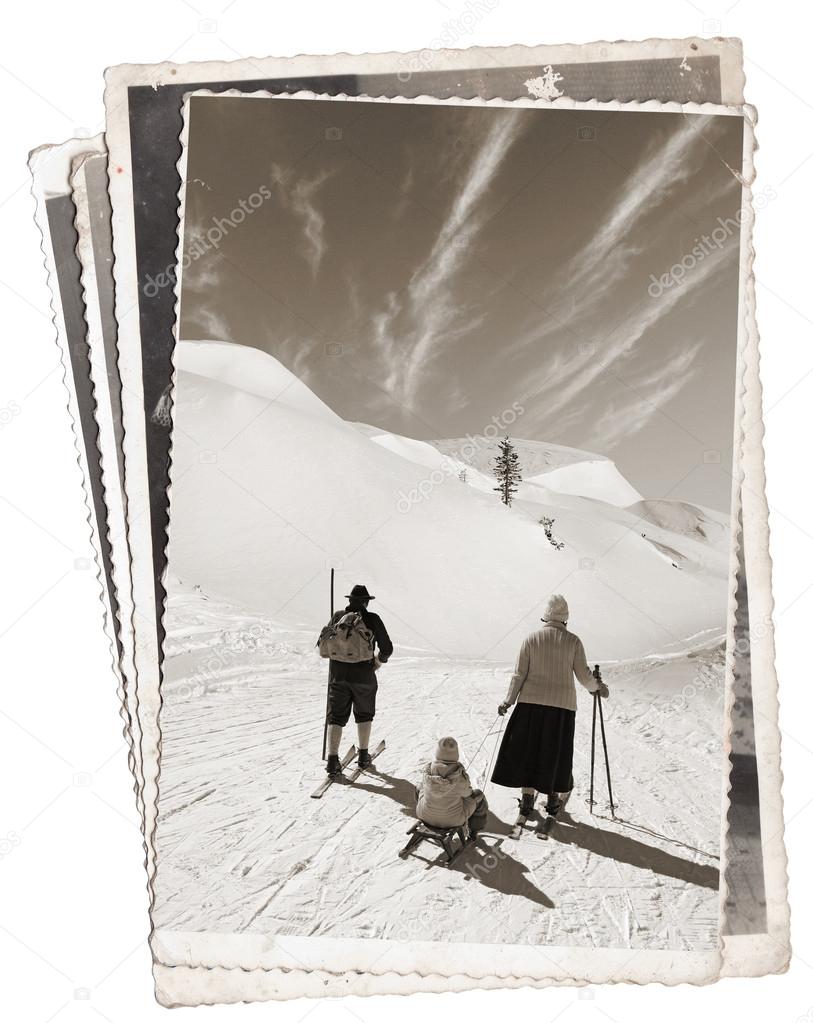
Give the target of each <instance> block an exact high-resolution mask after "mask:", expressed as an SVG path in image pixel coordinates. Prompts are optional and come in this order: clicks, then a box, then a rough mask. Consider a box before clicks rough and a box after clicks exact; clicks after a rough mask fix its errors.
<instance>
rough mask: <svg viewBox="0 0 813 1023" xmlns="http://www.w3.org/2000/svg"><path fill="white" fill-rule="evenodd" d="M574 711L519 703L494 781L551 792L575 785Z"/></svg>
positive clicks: (507, 728)
mask: <svg viewBox="0 0 813 1023" xmlns="http://www.w3.org/2000/svg"><path fill="white" fill-rule="evenodd" d="M575 730H576V712H575V710H564V709H563V708H561V707H544V706H542V705H541V704H538V703H518V704H517V705H516V707H515V708H514V710H513V711H512V712H511V717H510V718H509V719H508V724H507V725H506V728H505V735H504V736H503V740H502V743H501V744H500V752H499V753H498V754H497V763H496V764H495V765H494V773H493V774H492V776H491V780H492V781H493V782H494V784H495V785H506V786H507V787H508V788H512V789H521V788H529V789H530V788H534V789H536V790H537V792H544V793H546V794H547V795H550V794H551V793H552V792H570V790H571V789H572V788H573V735H574V733H575Z"/></svg>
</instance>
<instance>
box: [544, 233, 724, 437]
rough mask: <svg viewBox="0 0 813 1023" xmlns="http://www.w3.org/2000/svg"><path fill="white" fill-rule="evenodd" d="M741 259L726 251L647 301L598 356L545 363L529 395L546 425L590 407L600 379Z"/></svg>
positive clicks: (615, 330)
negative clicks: (590, 397)
mask: <svg viewBox="0 0 813 1023" xmlns="http://www.w3.org/2000/svg"><path fill="white" fill-rule="evenodd" d="M737 255H738V249H737V246H736V244H734V243H732V244H731V245H730V246H729V247H727V248H725V247H724V248H720V249H715V250H714V251H713V252H712V253H711V254H710V255H709V256H707V257H706V259H704V260H703V262H702V263H698V265H697V266H696V267H695V269H694V270H693V271H692V273H691V274H690V275H687V277H686V278H685V280H684V282H683V283H682V284H680V285H674V286H673V287H672V288H671V289H669V290H665V291H664V293H663V294H662V295H661V296H660V298H657V299H655V298H650V297H649V296H648V295H646V296H644V297H643V299H642V301H641V302H640V303H639V304H638V305H637V306H635V307H634V308H633V310H632V311H631V313H630V315H629V316H628V317H627V318H626V319H625V320H624V321H623V322H622V323H620V324H619V325H618V326H616V327H614V328H613V330H612V331H611V332H610V333H609V334H608V335H607V336H606V337H605V338H604V339H603V340H602V341H601V343H600V344H599V345H598V346H597V348H596V350H595V352H593V353H590V354H581V353H579V352H578V351H573V352H572V353H570V354H565V353H562V352H560V353H559V354H558V355H557V357H556V358H555V359H554V360H552V361H548V362H543V364H542V366H541V367H540V369H539V370H538V371H537V372H536V373H535V374H534V376H532V377H531V378H530V381H529V394H530V395H532V396H533V402H534V404H535V405H537V406H538V407H539V409H540V415H541V416H542V417H543V418H544V421H545V422H549V423H551V422H555V421H556V419H557V417H559V416H560V415H561V414H563V413H565V412H566V411H567V410H568V409H569V410H570V412H571V413H573V411H574V409H575V408H576V407H577V405H578V403H579V402H587V401H588V392H589V390H590V388H591V387H592V386H593V385H594V384H595V383H596V381H598V380H599V378H600V377H602V376H603V375H604V374H606V373H607V372H610V371H612V370H613V369H614V368H615V366H616V365H617V363H618V362H619V361H620V360H622V359H625V358H627V357H628V356H629V355H630V354H631V353H632V352H633V350H634V349H635V346H636V345H637V344H638V342H639V341H640V340H641V339H642V338H643V337H644V336H645V335H646V334H647V332H648V331H650V330H652V329H653V327H655V326H656V325H657V324H658V323H659V322H660V321H661V320H662V319H663V318H664V317H666V316H667V315H668V314H669V313H671V312H672V310H673V309H674V308H675V307H676V306H677V305H679V304H680V303H682V302H686V301H687V299H688V298H689V297H690V296H692V294H693V293H694V292H697V291H699V290H701V289H702V288H703V287H705V286H706V284H707V283H708V282H709V281H711V280H712V278H713V277H715V275H716V274H717V273H718V272H719V271H720V270H721V269H722V268H724V267H726V266H730V265H731V264H732V263H733V262H734V260H735V259H736V257H737ZM526 400H529V401H530V400H531V399H530V398H528V399H526ZM558 425H561V424H558Z"/></svg>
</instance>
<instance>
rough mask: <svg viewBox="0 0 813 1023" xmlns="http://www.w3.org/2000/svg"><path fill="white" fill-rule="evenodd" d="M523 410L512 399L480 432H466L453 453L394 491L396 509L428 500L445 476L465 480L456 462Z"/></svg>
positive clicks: (491, 438)
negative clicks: (412, 483) (411, 483)
mask: <svg viewBox="0 0 813 1023" xmlns="http://www.w3.org/2000/svg"><path fill="white" fill-rule="evenodd" d="M524 412H525V408H524V406H522V405H520V403H519V402H518V401H515V402H514V403H513V405H511V407H510V408H507V409H504V410H503V411H502V412H501V413H500V414H499V415H498V416H493V417H492V420H491V422H490V423H489V424H488V425H487V426H486V427H485V429H484V430H483V432H482V434H478V435H477V436H476V437H472V435H471V434H470V433H467V434H466V437H465V439H464V440H463V443H462V444H461V445H460V447H459V448H458V449H457V450H456V451H455V453H454V455H444V456H443V458H442V459H441V462H440V465H439V466H438V468H437V469H433V470H432V471H431V472H430V473H429V475H428V476H425V477H424V478H423V479H422V480H420V481H419V482H418V483H416V484H415V486H414V487H412V488H411V489H410V490H408V491H406V492H404V491H403V490H400V491H399V492H398V501H397V503H396V505H395V507H396V508H397V510H398V511H399V512H400V513H401V514H402V515H405V514H406V513H407V512H408V511H410V509H411V508H413V507H414V506H415V505H416V504H419V503H420V502H421V501H428V500H429V498H430V496H431V495H432V492H433V491H434V489H435V487H439V486H440V485H441V483H445V482H446V480H449V479H456V480H458V482H463V483H465V482H466V481H465V479H462V480H461V477H460V470H461V466H460V462H461V461H462V462H464V463H470V462H471V459H472V458H473V457H474V455H476V454H477V452H478V451H481V450H482V449H483V448H484V447H486V445H488V444H492V443H493V442H494V441H495V440H496V439H497V438H498V437H499V436H501V435H502V434H504V433H505V432H506V431H507V429H508V427H509V426H513V425H514V423H515V422H516V421H517V419H519V417H520V416H521V415H522V414H523V413H524Z"/></svg>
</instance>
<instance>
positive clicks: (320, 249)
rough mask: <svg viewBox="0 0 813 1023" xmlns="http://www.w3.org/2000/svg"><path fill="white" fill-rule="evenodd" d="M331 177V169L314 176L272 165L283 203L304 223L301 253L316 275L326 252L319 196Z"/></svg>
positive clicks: (272, 174)
mask: <svg viewBox="0 0 813 1023" xmlns="http://www.w3.org/2000/svg"><path fill="white" fill-rule="evenodd" d="M330 177H331V172H330V171H321V172H320V173H319V174H317V175H316V176H315V177H312V178H305V177H302V176H301V175H297V174H295V173H294V171H292V170H288V169H285V168H283V167H280V166H279V165H278V164H272V165H271V179H272V181H273V182H274V184H275V185H277V188H278V192H277V195H278V196H279V198H280V200H281V202H282V204H283V206H284V207H285V208H286V209H287V210H289V211H290V212H291V213H293V215H294V216H295V217H297V218H298V219H299V220H300V221H301V223H302V232H303V238H302V254H303V256H304V257H305V259H306V260H307V262H308V265H309V267H310V270H311V274H312V275H313V276H314V277H316V275H317V274H318V273H319V267H320V265H321V263H322V260H323V259H324V258H325V253H326V252H327V241H326V239H325V217H324V214H323V213H322V211H321V210H320V209H319V207H318V206H317V205H316V197H317V195H318V194H319V191H320V190H321V188H322V186H323V185H324V184H325V182H326V181H327V180H328V179H329V178H330Z"/></svg>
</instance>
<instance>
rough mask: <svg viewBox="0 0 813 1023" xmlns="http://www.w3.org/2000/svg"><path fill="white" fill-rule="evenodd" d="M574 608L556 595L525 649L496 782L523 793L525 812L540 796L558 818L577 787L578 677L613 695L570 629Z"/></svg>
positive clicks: (507, 700) (511, 691)
mask: <svg viewBox="0 0 813 1023" xmlns="http://www.w3.org/2000/svg"><path fill="white" fill-rule="evenodd" d="M567 619H568V606H567V601H566V600H565V598H564V597H563V596H561V594H558V593H556V594H554V595H553V596H552V597H551V598H550V599H549V600H548V603H547V605H546V607H545V613H544V614H543V616H542V622H543V625H542V628H541V629H539V630H538V631H537V632H534V633H532V634H531V635H530V636H528V638H527V639H526V640H525V642H524V643H523V644H522V647H521V648H520V651H519V657H518V658H517V666H516V668H515V669H514V674H513V675H512V677H511V685H510V688H509V690H508V695H507V696H506V698H505V700H504V701H503V702H502V703H501V704H500V707H499V712H500V714H505V713H506V712H507V711H508V708H509V707H511V706H512V705H513V704H515V703H516V709H515V710H514V712H513V714H512V715H511V717H510V719H509V721H508V725H507V726H506V729H505V735H504V736H503V739H502V743H501V744H500V752H499V754H498V755H497V763H496V764H495V766H494V773H493V774H492V776H491V780H492V781H493V782H494V783H495V784H496V785H505V786H507V787H508V788H518V789H521V790H522V799H521V801H520V813H522V814H524V815H525V816H528V815H529V814H530V813H531V811H532V810H533V805H534V799H535V798H536V793H537V792H544V793H545V794H546V795H547V797H548V800H547V805H546V807H545V809H546V810H547V812H548V813H549V814H551V815H555V814H556V813H557V812H558V811H559V809H560V808H561V806H562V805H563V803H564V802H565V801H566V799H567V796H568V795H569V794H570V790H571V789H572V788H573V735H574V732H575V729H576V686H575V685H574V682H573V678H574V676H575V677H576V678H577V679H578V680H579V682H580V683H581V684H582V685H583V686H584V688H585V689H587V690H588V692H590V693H594V692H598V693H599V694H600V695H601V697H602V698H606V697H607V696H608V695H609V690H608V689H607V686H606V685H604V683H603V682H598V681H597V680H596V679H595V678H594V677H593V675H592V673H591V671H590V669H589V668H588V666H587V658H586V656H585V653H584V647H583V645H582V641H581V640H580V639H579V637H578V636H575V635H574V634H573V633H572V632H568V631H567V628H566V626H567Z"/></svg>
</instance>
